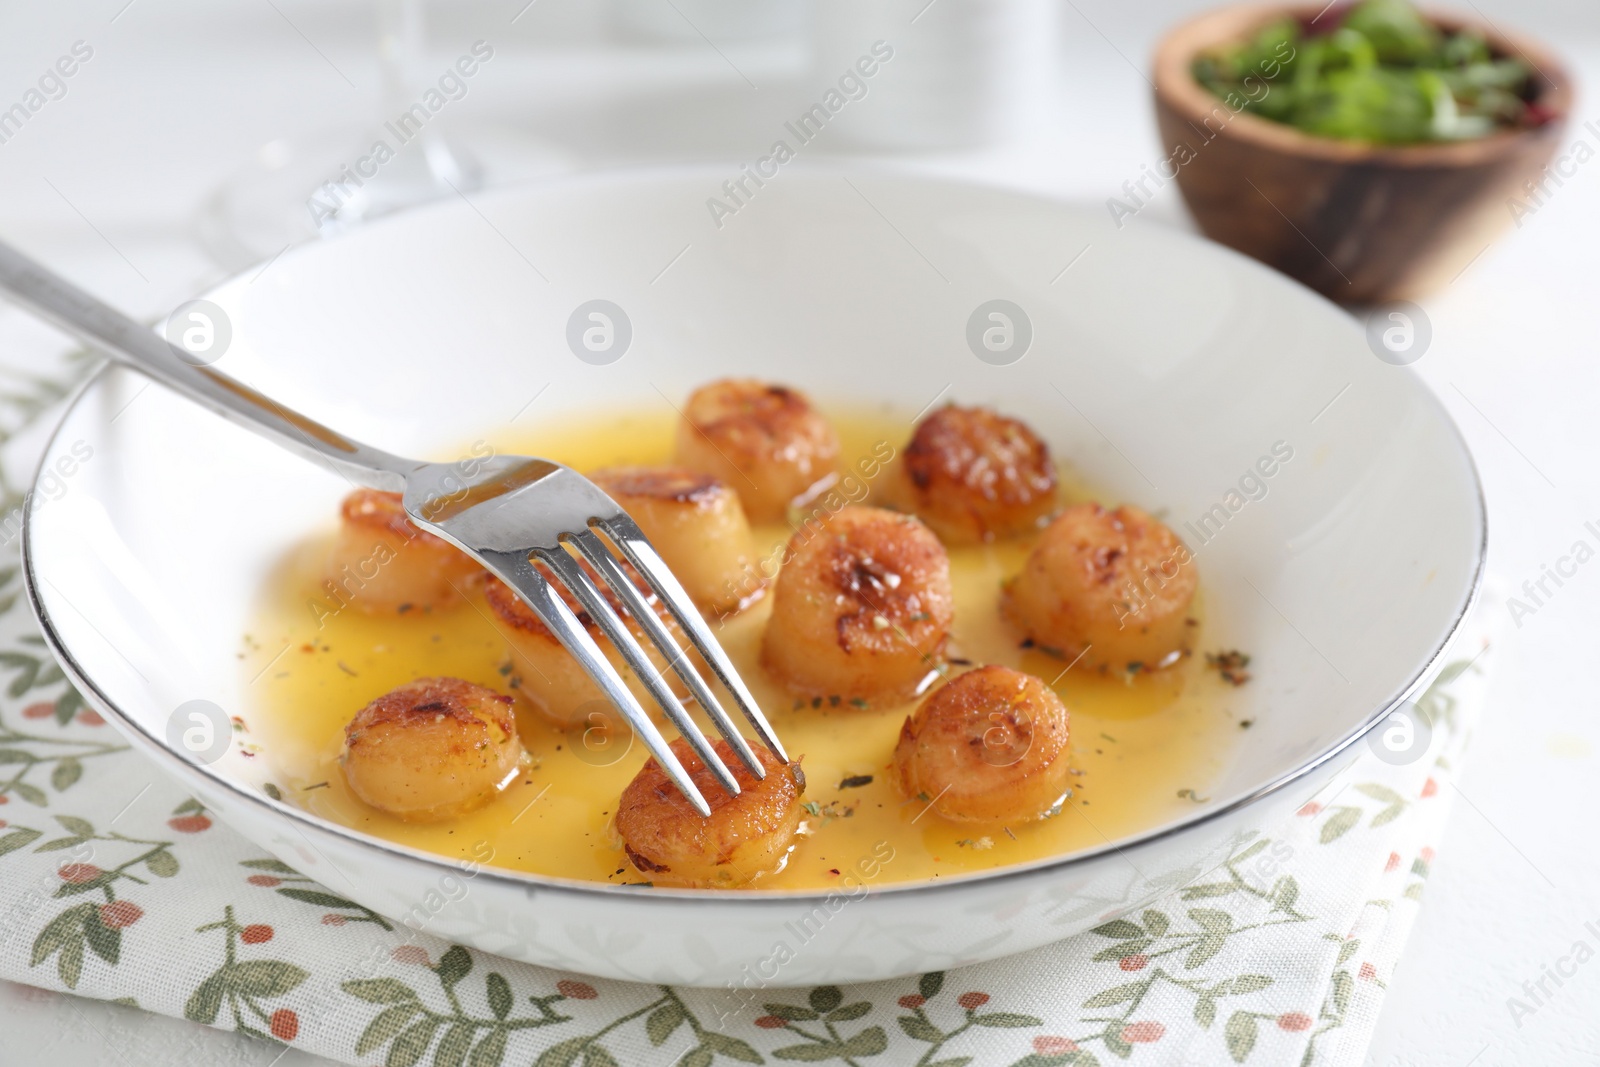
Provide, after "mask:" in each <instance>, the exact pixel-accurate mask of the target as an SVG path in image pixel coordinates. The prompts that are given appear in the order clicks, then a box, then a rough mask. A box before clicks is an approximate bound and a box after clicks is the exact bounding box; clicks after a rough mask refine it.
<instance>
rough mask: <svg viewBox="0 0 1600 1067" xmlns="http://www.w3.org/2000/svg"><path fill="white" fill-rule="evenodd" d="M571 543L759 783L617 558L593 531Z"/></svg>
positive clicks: (721, 715)
mask: <svg viewBox="0 0 1600 1067" xmlns="http://www.w3.org/2000/svg"><path fill="white" fill-rule="evenodd" d="M570 540H571V542H572V544H573V545H575V546H576V547H577V549H578V551H579V552H582V553H583V556H584V558H585V559H587V560H588V561H589V562H590V563H592V564H594V568H595V570H596V571H598V572H599V573H600V576H601V577H602V578H604V579H605V581H606V584H607V585H609V586H610V587H611V588H612V590H613V591H615V592H616V594H617V596H619V597H621V598H622V601H623V603H625V604H627V606H628V611H629V612H630V613H631V614H632V615H633V617H634V618H635V619H637V620H638V622H639V625H640V626H641V627H643V629H644V631H645V633H647V634H649V635H650V640H651V641H653V642H654V643H655V646H656V648H658V649H660V650H661V654H662V655H663V656H665V657H666V658H667V660H668V661H669V662H670V663H671V664H672V669H673V670H674V671H676V672H677V674H678V677H679V678H682V679H683V684H684V685H686V686H688V688H689V692H690V693H691V694H692V695H693V696H694V698H695V700H696V702H698V703H699V705H700V706H701V707H702V708H704V709H705V713H706V715H708V716H709V717H710V718H711V721H712V722H714V723H716V726H717V731H718V732H719V733H721V734H722V736H723V737H724V738H726V739H727V742H728V744H730V745H732V746H733V750H734V751H735V752H737V753H738V754H739V758H740V759H741V760H743V761H744V765H745V766H746V767H748V768H750V773H751V774H753V775H755V776H756V778H757V779H758V780H759V779H762V778H765V777H766V776H767V769H766V768H765V767H764V766H762V764H761V760H760V759H759V758H757V756H756V754H755V752H754V751H752V750H751V748H750V743H749V742H748V741H746V740H745V739H744V736H743V735H742V734H740V732H739V728H738V727H737V726H736V725H735V724H734V721H733V719H732V718H730V717H729V715H728V713H727V712H726V711H724V710H723V708H722V705H721V704H720V703H718V701H717V698H716V697H715V696H714V695H713V694H712V692H711V687H710V686H708V685H706V681H705V679H704V678H702V677H700V672H699V671H697V670H695V667H694V661H693V660H692V659H690V657H689V654H688V652H687V651H685V650H684V649H682V648H679V647H678V643H677V642H676V641H675V640H673V638H672V633H671V631H669V630H668V629H667V627H666V625H665V624H664V623H662V621H661V617H660V616H659V615H657V614H656V613H655V611H654V610H652V609H651V607H650V605H649V603H648V602H647V601H646V600H645V598H644V594H642V593H640V592H639V587H638V586H636V585H634V584H633V581H632V580H631V579H630V578H629V577H628V572H627V571H625V570H623V569H622V564H621V563H619V562H617V557H615V556H613V555H612V554H611V552H610V550H609V549H607V548H606V544H605V542H604V541H602V540H600V536H599V535H598V534H596V533H595V532H594V531H593V530H584V531H583V532H582V533H577V534H573V535H572V537H571V538H570Z"/></svg>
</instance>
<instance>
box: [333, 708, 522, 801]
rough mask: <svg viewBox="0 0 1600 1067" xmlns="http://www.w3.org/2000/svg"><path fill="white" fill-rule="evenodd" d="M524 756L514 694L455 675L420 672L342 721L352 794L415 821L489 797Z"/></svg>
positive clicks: (343, 760)
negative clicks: (431, 675)
mask: <svg viewBox="0 0 1600 1067" xmlns="http://www.w3.org/2000/svg"><path fill="white" fill-rule="evenodd" d="M521 761H522V743H521V742H520V741H519V740H518V739H517V722H516V718H515V717H514V716H513V714H512V710H511V698H510V697H508V696H505V695H503V694H501V693H497V692H495V691H494V690H493V689H488V688H485V687H484V686H481V685H474V684H473V683H472V682H467V681H463V680H462V679H460V678H418V679H417V680H416V681H414V682H407V683H406V684H405V685H402V686H401V687H400V688H398V689H395V690H392V691H391V692H388V693H385V694H384V695H383V696H381V697H379V698H378V699H377V700H374V701H373V702H372V703H370V704H368V705H367V706H366V707H364V708H362V709H361V710H360V711H359V712H357V713H356V717H355V718H354V719H351V720H350V725H348V726H346V727H345V732H344V752H343V754H342V756H341V757H340V763H341V765H342V766H343V768H344V776H345V781H347V782H348V783H349V784H350V789H351V791H352V792H353V793H355V795H356V796H358V797H360V798H361V799H362V800H364V801H366V802H367V803H368V804H371V805H372V806H373V807H375V808H378V809H379V810H381V811H385V812H388V813H389V814H390V815H397V816H399V817H400V818H402V819H407V820H411V821H415V822H431V821H436V820H439V819H448V818H452V817H454V816H457V815H461V814H463V813H465V812H468V811H471V810H472V809H474V808H478V807H481V806H482V805H484V804H486V803H488V802H489V801H490V800H493V799H494V798H495V796H496V795H497V794H498V793H499V792H500V790H501V789H502V788H504V787H505V786H506V785H507V784H508V783H509V782H510V781H511V779H512V778H514V777H515V776H516V774H517V770H518V767H519V765H520V764H521Z"/></svg>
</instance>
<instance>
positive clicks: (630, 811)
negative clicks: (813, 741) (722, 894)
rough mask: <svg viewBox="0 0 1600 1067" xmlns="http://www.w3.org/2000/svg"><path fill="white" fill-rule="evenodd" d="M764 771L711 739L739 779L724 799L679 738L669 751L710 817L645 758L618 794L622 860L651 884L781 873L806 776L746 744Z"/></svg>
mask: <svg viewBox="0 0 1600 1067" xmlns="http://www.w3.org/2000/svg"><path fill="white" fill-rule="evenodd" d="M750 747H751V748H752V749H754V750H755V751H756V753H757V755H758V756H760V758H761V764H762V766H763V767H765V768H766V771H767V776H766V777H765V778H763V779H761V780H759V781H757V779H756V777H755V775H753V774H751V773H750V769H749V768H748V767H746V766H745V765H744V763H743V762H742V761H741V760H740V759H739V757H738V756H737V755H736V754H735V753H734V750H733V746H732V745H730V744H728V742H726V741H723V740H718V741H717V742H716V752H717V756H718V758H720V759H721V760H722V762H723V764H724V765H725V766H727V767H728V768H729V769H730V770H731V771H733V774H734V777H735V778H737V779H738V782H739V788H740V790H741V792H740V793H739V795H738V796H730V795H729V794H728V793H726V792H724V791H723V789H722V786H720V785H718V784H717V781H716V779H715V778H713V777H712V776H711V772H710V771H709V770H707V769H706V765H705V763H704V762H702V761H701V759H700V757H699V756H697V755H695V753H694V750H693V749H692V748H690V747H689V743H688V742H687V741H685V740H683V739H682V738H679V739H678V740H676V741H674V742H672V753H673V755H675V756H677V757H678V760H679V762H681V763H682V764H683V768H684V770H686V771H688V772H689V777H690V778H691V779H692V780H693V781H694V784H695V786H696V788H698V789H699V790H700V795H701V796H703V797H705V799H706V803H707V804H708V805H709V806H710V808H711V816H710V817H709V818H707V817H705V816H703V815H701V814H700V813H699V812H698V811H696V810H695V809H694V808H693V807H692V806H691V805H690V804H689V801H688V800H687V799H686V798H685V797H684V795H683V794H682V793H680V792H679V791H678V787H677V786H675V785H673V784H672V779H670V778H668V777H667V774H666V772H665V771H663V770H662V769H661V765H660V764H658V763H657V762H656V761H655V760H654V759H650V760H649V761H647V762H646V763H645V765H644V766H643V767H642V768H640V770H639V773H638V774H637V775H635V776H634V778H633V781H631V782H629V783H628V786H627V788H626V789H624V790H623V791H622V799H621V800H620V801H619V802H618V805H617V816H616V826H617V833H618V834H619V835H620V836H621V838H622V842H623V846H624V848H625V849H626V851H627V854H628V859H629V860H630V861H631V862H632V863H633V866H634V868H635V869H637V870H638V871H640V872H641V873H643V874H644V875H645V877H647V878H649V879H650V880H651V881H652V882H654V883H655V884H656V885H669V886H687V887H707V888H710V887H729V888H731V887H734V886H741V885H748V884H749V883H750V882H751V881H752V880H754V879H756V878H758V877H759V876H761V875H763V874H769V873H773V872H776V871H779V870H781V869H782V868H783V865H784V864H785V863H786V862H787V861H788V858H789V852H790V850H791V849H792V848H793V847H794V837H795V833H796V832H797V831H798V830H799V829H800V820H801V817H802V815H803V812H804V809H803V808H802V807H801V801H800V798H801V796H802V795H804V793H805V788H806V779H805V775H804V774H803V773H801V771H800V764H798V763H790V764H785V763H783V761H781V760H779V759H778V757H776V756H774V755H773V754H772V753H771V752H768V751H767V750H766V748H765V747H764V746H762V745H759V744H757V743H756V742H753V741H752V742H751V743H750Z"/></svg>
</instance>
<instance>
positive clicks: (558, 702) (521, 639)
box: [484, 561, 688, 729]
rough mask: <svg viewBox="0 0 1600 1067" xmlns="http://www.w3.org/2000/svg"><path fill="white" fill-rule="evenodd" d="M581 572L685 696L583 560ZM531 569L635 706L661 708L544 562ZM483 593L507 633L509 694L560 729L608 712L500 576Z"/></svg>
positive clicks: (681, 642)
mask: <svg viewBox="0 0 1600 1067" xmlns="http://www.w3.org/2000/svg"><path fill="white" fill-rule="evenodd" d="M581 566H582V567H583V569H584V573H586V574H587V575H589V578H590V580H591V581H593V582H594V583H595V585H597V586H599V588H600V591H601V592H602V593H604V594H605V597H606V603H608V604H610V605H611V610H613V611H615V612H616V613H617V615H618V616H619V617H620V618H621V619H622V621H623V622H624V624H626V625H627V627H628V631H629V632H630V633H631V634H633V636H634V639H635V640H636V641H637V642H638V643H639V645H640V646H641V647H642V648H643V649H644V650H645V653H646V654H647V655H648V656H649V658H650V662H651V663H653V664H655V666H656V669H657V670H659V671H661V673H662V675H663V676H664V677H665V678H666V680H667V684H668V685H670V686H671V687H672V691H673V692H674V693H676V694H677V695H678V696H679V697H680V698H682V697H686V696H688V689H687V688H686V687H685V686H684V684H683V682H682V680H681V679H679V678H678V676H677V675H676V674H675V673H673V672H672V671H670V670H668V664H667V661H666V660H665V659H664V658H663V657H662V656H661V654H660V653H659V652H658V651H657V650H656V647H655V646H654V645H653V644H651V642H650V639H649V637H647V636H646V635H645V633H644V631H643V630H642V629H641V628H640V626H639V624H638V623H637V622H635V621H634V620H633V617H632V616H631V615H630V614H628V610H627V608H625V607H624V606H623V604H622V601H621V599H620V598H619V597H618V596H617V595H616V594H615V593H614V592H612V590H611V589H610V587H608V586H607V585H606V584H605V582H604V581H602V580H601V578H600V577H599V575H597V574H596V573H595V572H594V570H593V568H591V567H590V566H589V564H588V563H587V562H586V561H585V562H584V563H582V564H581ZM534 567H535V568H536V569H538V570H539V572H540V573H541V574H543V575H544V576H545V579H546V580H547V581H549V582H550V584H551V586H552V587H553V588H555V590H556V591H557V592H558V593H559V594H560V596H561V599H562V600H564V601H565V602H566V605H567V607H569V608H571V609H572V613H573V614H574V615H576V616H577V617H578V621H579V622H581V623H582V624H583V626H584V628H585V629H586V630H588V632H589V636H590V637H592V638H594V639H595V642H596V643H597V644H598V645H599V646H600V649H601V651H602V652H604V653H605V655H606V658H607V659H608V660H610V661H611V664H612V666H614V667H616V669H617V673H618V674H620V675H621V676H622V680H623V681H624V682H626V683H627V685H628V688H629V689H630V690H631V691H632V692H633V695H634V696H635V697H636V698H637V699H638V701H639V704H640V706H641V707H643V708H644V709H645V710H646V711H649V712H650V713H651V714H655V713H656V712H657V711H659V708H658V707H657V705H656V700H655V697H653V696H651V695H650V691H649V690H648V689H646V688H645V687H644V683H643V682H641V681H640V680H639V678H638V676H637V675H635V674H634V673H633V669H632V668H631V667H629V666H628V664H627V662H626V661H625V660H623V658H622V655H621V653H619V652H618V651H617V650H616V647H615V646H614V645H612V643H611V640H610V638H608V637H606V636H605V635H604V634H603V633H602V632H601V630H600V627H599V625H598V624H597V623H596V622H595V621H594V619H593V618H592V617H591V616H590V615H589V613H588V612H587V611H586V610H584V608H583V607H582V605H580V604H579V603H578V601H577V599H576V598H575V597H574V596H573V595H572V594H571V593H570V592H568V591H567V589H566V587H565V586H563V585H561V584H560V583H559V582H557V581H555V577H554V575H553V573H552V572H551V571H550V570H549V568H548V567H547V566H546V565H545V564H544V563H542V562H535V563H534ZM628 572H629V574H630V575H633V578H634V584H635V585H637V586H638V587H639V591H640V592H641V593H643V594H645V599H646V600H647V601H648V602H649V603H650V605H651V606H652V607H653V608H654V609H655V611H656V616H657V617H658V618H659V619H660V620H661V621H662V622H663V623H665V624H666V627H667V630H668V631H669V632H670V633H671V634H672V636H673V639H674V640H675V641H677V643H678V647H679V648H685V647H687V644H688V642H687V639H686V638H685V637H684V634H683V631H682V629H681V628H680V627H679V626H678V623H677V620H676V619H674V618H672V617H671V616H670V615H669V614H668V613H667V610H666V607H665V606H664V605H663V604H662V603H661V602H660V600H659V599H658V598H657V597H656V595H655V594H654V593H653V592H651V591H650V589H649V587H648V586H646V585H645V584H644V581H643V579H642V578H640V577H639V576H638V575H637V574H636V573H635V572H634V571H633V570H632V568H628ZM484 597H485V599H486V600H487V601H488V603H489V610H490V613H491V614H492V615H493V617H494V620H495V622H496V623H497V626H496V629H498V630H499V631H500V632H501V634H503V635H504V636H505V639H506V644H507V646H508V652H509V654H510V661H511V662H510V666H511V677H512V692H514V693H516V694H517V696H518V697H519V698H520V699H522V700H523V701H524V702H525V703H526V704H527V705H528V707H530V708H531V709H533V710H534V711H535V712H537V713H538V714H539V715H541V716H543V717H544V718H545V719H546V720H548V721H549V722H551V723H553V724H554V725H556V726H559V727H561V728H562V729H574V728H577V729H584V728H587V727H589V726H592V725H594V719H593V715H594V714H595V713H599V714H601V715H607V716H609V715H610V714H611V711H610V709H611V702H610V701H609V700H607V699H606V697H605V694H604V693H602V692H601V691H600V687H599V686H597V685H596V684H595V683H594V681H593V679H591V678H590V677H589V675H588V674H587V673H586V672H585V671H584V669H583V668H582V667H581V666H579V665H578V661H577V660H576V659H574V658H573V656H572V653H570V652H568V651H567V649H566V646H564V645H562V644H561V642H560V641H558V640H556V635H555V634H553V633H551V632H550V628H549V627H548V626H546V625H545V624H544V620H543V619H540V618H539V616H537V615H535V614H534V613H533V609H532V608H530V607H528V605H527V604H525V603H523V601H522V598H521V597H519V596H517V594H516V593H515V592H513V591H512V589H511V588H510V587H509V586H507V585H506V584H505V583H504V582H502V581H500V579H498V578H495V577H493V576H490V577H489V579H488V580H487V581H486V582H485V583H484Z"/></svg>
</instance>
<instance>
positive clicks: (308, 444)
mask: <svg viewBox="0 0 1600 1067" xmlns="http://www.w3.org/2000/svg"><path fill="white" fill-rule="evenodd" d="M0 290H3V291H5V292H6V293H9V294H10V295H11V296H12V297H14V298H15V299H16V301H17V302H18V303H20V304H22V305H23V306H24V307H26V308H28V309H29V310H31V311H33V312H35V313H37V314H39V315H40V316H42V317H43V318H45V319H48V320H49V321H51V322H53V323H55V324H56V325H57V326H60V327H61V328H62V329H64V330H66V331H67V332H69V333H72V334H76V335H77V336H78V337H80V338H81V339H82V340H84V341H86V342H88V343H89V344H91V345H93V346H94V347H95V348H98V349H100V350H101V351H103V352H105V353H106V354H107V355H109V356H110V357H111V358H113V359H115V360H117V361H118V362H121V363H124V364H126V365H127V366H130V367H132V368H134V369H135V370H138V371H140V372H142V373H144V374H146V375H148V376H149V377H151V378H154V379H155V380H156V381H158V382H160V383H161V384H162V385H165V386H167V387H168V388H169V389H173V390H175V391H177V392H179V393H182V394H183V395H184V396H187V397H189V398H190V399H191V400H194V401H197V402H199V403H200V404H203V405H204V406H206V407H208V408H210V409H211V410H212V411H214V412H216V413H217V414H218V415H221V416H222V417H223V418H225V419H227V420H228V421H230V422H235V423H238V424H239V425H241V426H244V427H246V428H248V429H251V430H255V431H256V432H257V433H260V434H262V435H263V436H266V437H269V438H271V439H273V440H275V441H277V442H278V443H279V444H281V445H284V446H285V447H287V448H289V449H290V450H292V451H296V452H299V453H301V454H303V455H306V456H308V457H309V458H312V459H314V460H321V461H322V462H325V463H328V464H330V465H332V466H333V467H334V468H335V469H336V470H337V471H338V472H339V473H341V474H343V475H344V476H345V477H347V478H349V479H350V480H351V481H353V482H355V483H357V484H359V485H364V486H367V487H368V488H372V489H387V490H390V491H393V492H401V491H403V490H404V489H405V486H406V476H407V475H408V474H409V473H410V472H412V471H414V470H416V468H417V463H416V461H414V460H407V459H402V458H400V457H399V456H394V455H391V454H389V453H388V452H385V451H383V450H382V449H377V448H373V447H371V446H370V445H364V444H361V443H360V442H359V441H352V440H351V439H350V438H348V437H346V436H344V435H343V434H341V433H337V432H336V431H334V430H331V429H329V428H328V427H326V426H324V425H322V424H321V423H320V422H317V421H315V420H313V419H310V418H307V417H306V416H304V415H302V414H300V413H299V412H297V411H294V410H292V409H290V408H287V407H285V406H284V405H282V404H280V403H278V402H277V401H275V400H273V399H271V398H270V397H267V396H263V395H262V394H261V393H258V392H256V391H255V390H254V389H252V388H250V387H249V386H248V385H245V384H244V383H243V382H240V381H237V380H235V379H233V378H230V377H228V376H227V375H226V374H222V373H219V372H217V371H214V370H212V369H211V368H210V367H203V366H196V365H195V364H193V363H190V362H189V361H187V360H186V359H184V358H182V356H180V355H179V354H178V350H177V348H176V347H175V346H174V345H172V344H170V343H169V342H168V341H167V339H166V338H164V337H162V336H161V335H160V334H158V333H156V332H155V331H154V330H151V329H150V328H149V327H147V326H143V325H140V324H139V323H138V322H135V321H134V320H133V319H131V318H129V317H128V316H126V315H124V314H123V313H122V312H120V311H118V310H117V309H116V308H114V307H112V306H111V305H109V304H106V303H104V302H102V301H100V300H97V299H96V298H95V297H93V296H91V295H89V294H88V293H86V292H84V291H83V290H82V289H79V288H78V287H77V286H75V285H73V284H72V283H71V282H69V281H67V280H66V279H64V278H62V277H60V276H59V275H57V274H55V273H53V272H51V271H50V270H48V269H46V268H45V267H44V266H43V265H41V264H40V263H38V262H36V261H35V260H33V259H30V258H29V257H28V256H25V255H23V254H22V253H21V252H19V251H17V250H16V249H15V248H12V247H11V246H10V245H8V244H5V243H3V242H0Z"/></svg>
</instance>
